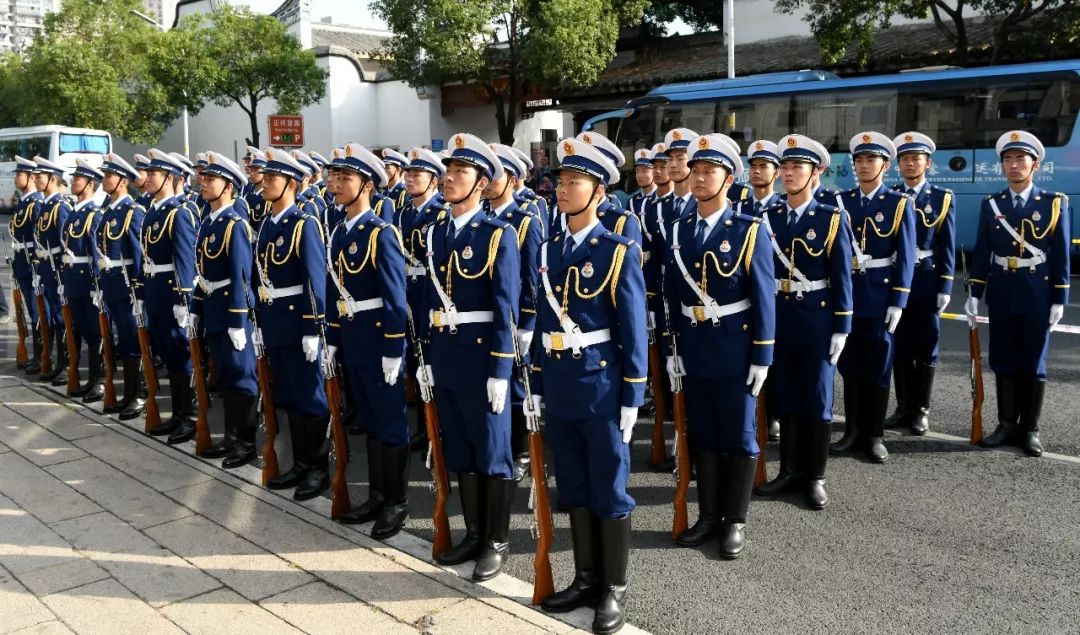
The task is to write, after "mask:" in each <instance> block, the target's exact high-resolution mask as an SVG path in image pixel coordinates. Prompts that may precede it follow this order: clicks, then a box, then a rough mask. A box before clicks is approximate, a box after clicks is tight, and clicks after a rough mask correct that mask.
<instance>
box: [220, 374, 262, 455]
mask: <svg viewBox="0 0 1080 635" xmlns="http://www.w3.org/2000/svg"><path fill="white" fill-rule="evenodd" d="M224 398H225V420H226V421H228V420H229V419H232V420H233V425H232V426H231V430H232V435H233V438H232V439H231V442H232V447H230V448H229V453H228V455H227V456H226V457H225V459H224V460H223V461H222V462H221V467H223V468H225V469H226V470H231V469H233V468H237V467H240V466H241V465H247V464H248V463H251V462H252V461H254V460H255V456H256V452H255V429H256V426H257V425H258V408H259V396H258V395H245V394H242V393H238V392H235V391H232V390H230V391H226V392H225V394H224ZM225 432H226V435H227V434H228V433H229V427H226V429H225ZM229 441H230V440H227V441H226V443H228V442H229Z"/></svg>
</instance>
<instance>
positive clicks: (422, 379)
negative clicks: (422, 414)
mask: <svg viewBox="0 0 1080 635" xmlns="http://www.w3.org/2000/svg"><path fill="white" fill-rule="evenodd" d="M416 385H417V386H419V387H420V398H421V399H423V400H424V401H425V402H429V401H431V397H432V395H431V389H432V388H434V387H435V375H433V374H432V373H431V366H421V367H419V368H417V369H416Z"/></svg>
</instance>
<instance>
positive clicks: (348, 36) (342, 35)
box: [311, 24, 390, 57]
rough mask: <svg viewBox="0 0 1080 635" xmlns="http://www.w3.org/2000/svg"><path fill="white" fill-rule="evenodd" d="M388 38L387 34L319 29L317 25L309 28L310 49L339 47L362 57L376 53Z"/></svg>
mask: <svg viewBox="0 0 1080 635" xmlns="http://www.w3.org/2000/svg"><path fill="white" fill-rule="evenodd" d="M389 38H390V35H389V34H386V35H379V34H375V33H371V32H369V31H352V30H347V29H341V28H320V27H319V26H318V25H314V24H313V25H312V26H311V45H312V47H318V46H339V47H341V48H344V49H348V50H350V51H352V52H354V53H356V54H357V55H360V56H363V57H367V56H369V55H371V54H373V53H375V52H376V51H378V50H379V49H380V48H382V45H383V42H385V41H386V40H388V39H389Z"/></svg>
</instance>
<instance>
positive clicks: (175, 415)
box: [150, 373, 191, 437]
mask: <svg viewBox="0 0 1080 635" xmlns="http://www.w3.org/2000/svg"><path fill="white" fill-rule="evenodd" d="M184 378H185V375H183V374H179V375H178V374H176V373H169V374H168V381H169V401H170V403H171V407H172V416H170V417H169V418H168V419H165V420H163V421H162V422H161V423H160V424H158V425H157V426H156V427H154V428H151V430H150V435H151V436H155V437H162V436H169V435H171V434H172V433H173V432H174V431H175V430H176V429H177V428H178V427H179V426H180V422H181V421H182V420H183V416H184V412H185V411H186V410H187V409H188V408H190V407H191V406H190V403H191V397H187V396H186V395H187V392H188V390H189V388H190V387H189V386H188V382H186V381H184Z"/></svg>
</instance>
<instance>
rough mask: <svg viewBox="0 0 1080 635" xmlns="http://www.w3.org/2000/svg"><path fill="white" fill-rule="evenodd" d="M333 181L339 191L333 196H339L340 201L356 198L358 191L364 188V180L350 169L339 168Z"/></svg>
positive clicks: (358, 194)
mask: <svg viewBox="0 0 1080 635" xmlns="http://www.w3.org/2000/svg"><path fill="white" fill-rule="evenodd" d="M334 181H335V182H336V183H337V189H338V192H339V194H335V196H340V197H341V202H342V203H344V202H346V201H353V200H355V199H357V198H358V197H359V196H360V191H361V190H363V189H364V180H363V179H362V178H360V175H359V174H357V173H356V172H353V171H352V170H340V171H339V172H338V175H337V178H335V179H334Z"/></svg>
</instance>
